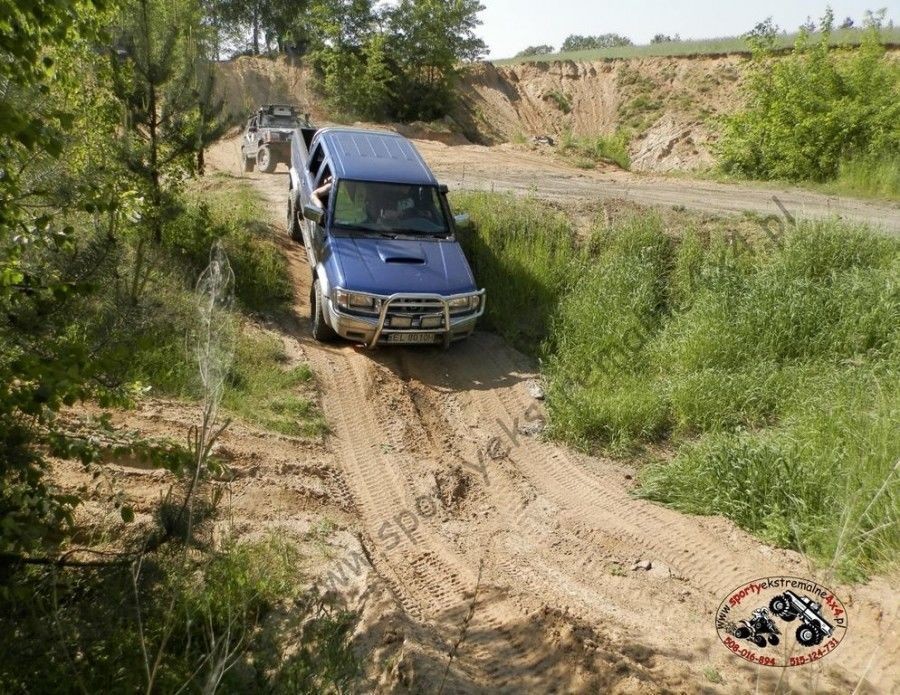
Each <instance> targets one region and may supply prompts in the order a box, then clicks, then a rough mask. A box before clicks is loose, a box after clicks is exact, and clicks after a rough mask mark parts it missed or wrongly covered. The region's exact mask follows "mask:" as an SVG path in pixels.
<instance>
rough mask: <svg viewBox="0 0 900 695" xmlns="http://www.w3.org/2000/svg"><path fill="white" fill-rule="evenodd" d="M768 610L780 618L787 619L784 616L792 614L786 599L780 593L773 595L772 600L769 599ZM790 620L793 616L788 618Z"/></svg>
mask: <svg viewBox="0 0 900 695" xmlns="http://www.w3.org/2000/svg"><path fill="white" fill-rule="evenodd" d="M769 610H770V611H772V612H773V613H774V614H775V615H777V616H778V617H779V618H781V619H782V620H788V618H787V617H786V616H788V615H793V614H792V613H791V608H790V605H789V604H788V602H787V600H786V599H785V598H784V596H782V595H780V594H779V595H778V596H774V597H773V598H772V600H771V601H769ZM790 620H793V618H790Z"/></svg>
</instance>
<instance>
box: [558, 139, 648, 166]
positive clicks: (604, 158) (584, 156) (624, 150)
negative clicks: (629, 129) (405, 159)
mask: <svg viewBox="0 0 900 695" xmlns="http://www.w3.org/2000/svg"><path fill="white" fill-rule="evenodd" d="M560 150H561V151H562V152H563V154H566V155H569V156H571V157H574V159H575V164H576V165H578V166H581V167H582V168H584V169H592V168H593V167H594V165H595V164H596V163H597V162H607V163H611V164H615V165H616V166H618V167H621V168H622V169H627V168H628V167H629V166H630V165H631V155H629V153H628V137H627V136H626V135H625V133H624V132H621V131H619V132H617V133H615V134H614V135H609V136H604V135H598V136H597V137H593V138H579V137H575V136H573V135H572V134H571V133H570V132H567V133H565V134H564V135H563V137H562V138H561V140H560Z"/></svg>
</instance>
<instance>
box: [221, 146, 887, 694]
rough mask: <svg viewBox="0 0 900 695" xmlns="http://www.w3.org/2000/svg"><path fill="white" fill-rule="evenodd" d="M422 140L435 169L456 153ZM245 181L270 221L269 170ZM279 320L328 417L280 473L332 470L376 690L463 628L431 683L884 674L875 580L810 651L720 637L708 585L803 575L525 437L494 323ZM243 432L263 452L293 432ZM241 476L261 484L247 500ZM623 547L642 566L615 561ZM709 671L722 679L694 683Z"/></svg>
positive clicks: (530, 686) (829, 687) (606, 467)
mask: <svg viewBox="0 0 900 695" xmlns="http://www.w3.org/2000/svg"><path fill="white" fill-rule="evenodd" d="M237 147H238V146H237V143H236V141H234V140H230V141H223V142H222V143H220V144H219V145H218V146H217V147H216V148H215V149H214V150H213V151H212V152H210V156H209V161H210V164H211V166H212V167H213V168H214V169H216V170H218V171H220V172H222V173H226V174H229V175H233V176H243V174H240V173H239V167H238V157H237ZM423 150H424V151H425V154H426V157H427V158H428V159H429V160H430V161H431V163H433V164H434V165H435V168H436V169H437V170H438V171H439V172H442V173H443V174H444V175H445V176H446V172H447V170H448V167H449V168H451V169H452V167H454V166H457V162H458V161H459V160H447V159H442V158H441V157H440V156H439V155H436V154H435V153H443V152H444V150H443V149H440V148H437V147H428V146H426V147H423ZM453 151H454V152H459V151H461V150H460V148H453ZM479 161H481V160H479ZM498 166H499V165H498ZM495 171H496V167H494V168H491V169H490V170H487V171H485V172H483V173H480V174H479V175H481V176H484V177H489V176H492V175H493V173H494V172H495ZM466 172H467V179H466V183H471V179H470V178H468V176H470V175H471V172H472V168H471V167H467V168H466ZM508 173H509V170H507V174H508ZM247 177H248V179H249V180H250V181H251V182H252V183H253V185H254V186H255V187H257V189H258V190H259V191H260V193H261V195H262V196H263V197H264V198H265V199H266V201H267V202H268V203H269V205H270V212H271V218H272V220H273V221H275V222H276V223H278V224H281V225H282V226H283V215H284V209H285V193H286V189H287V178H286V174H285V173H284V171H283V168H280V169H279V172H278V173H276V174H274V175H268V176H267V175H261V174H251V175H247ZM485 180H487V178H485ZM282 244H283V248H284V252H285V254H286V256H287V258H288V259H289V262H290V269H291V274H292V277H293V279H294V282H295V284H296V287H297V293H296V296H297V298H298V300H297V304H296V312H297V315H298V317H301V316H302V317H305V316H306V315H307V310H308V307H307V301H306V298H307V297H308V294H309V283H310V274H309V270H308V267H307V265H306V260H305V254H304V252H303V250H302V248H301V247H299V246H297V245H296V244H292V243H291V242H289V240H288V239H287V237H286V235H285V236H283V237H282ZM280 330H281V331H282V333H283V336H284V339H285V341H286V342H287V343H290V344H291V345H292V346H293V347H292V349H293V350H294V351H295V353H296V354H297V355H298V358H299V357H303V358H305V359H307V360H308V361H309V362H310V364H311V365H312V367H313V369H314V371H315V374H316V378H317V380H318V385H319V388H320V391H321V402H322V407H323V410H324V412H325V415H326V417H327V420H328V423H329V426H330V427H331V432H332V434H331V436H330V437H329V438H328V440H327V442H326V443H325V444H324V446H318V445H317V446H311V445H304V444H297V448H296V451H295V453H294V455H295V457H296V460H297V465H298V466H299V468H298V469H297V470H299V471H303V470H315V469H317V468H319V467H325V468H327V470H329V471H331V472H330V473H329V476H332V477H331V479H332V480H333V484H332V485H331V486H330V487H327V488H326V489H325V491H324V494H323V495H322V496H321V498H320V500H319V502H318V503H319V504H321V505H322V509H323V510H324V511H326V512H328V511H329V510H333V509H334V508H335V507H337V508H338V509H339V510H340V514H341V515H342V516H343V517H344V518H349V520H348V521H347V523H348V525H349V527H350V528H352V529H356V530H358V532H359V534H360V539H361V541H362V543H363V545H364V546H365V548H366V552H367V556H368V558H369V559H370V560H371V562H372V563H373V567H372V572H371V576H370V575H366V576H367V577H369V579H368V580H371V581H375V578H377V579H378V580H379V581H378V585H379V586H380V587H381V588H382V589H383V590H384V591H386V592H387V594H388V595H389V598H386V597H385V596H384V595H381V596H380V598H379V599H378V600H377V601H376V600H374V599H373V600H372V602H370V603H369V604H367V612H366V613H365V615H366V621H368V622H367V623H366V624H367V627H366V628H365V629H366V630H367V631H368V633H370V634H369V635H368V639H369V642H370V643H371V644H374V645H379V646H378V648H379V649H382V650H383V649H385V647H384V645H386V644H389V645H394V646H393V647H391V648H392V649H393V652H392V653H393V654H394V657H393V661H392V660H391V659H388V658H386V657H385V662H386V663H389V664H391V670H390V673H389V674H387V675H386V676H385V677H384V680H383V681H382V687H384V688H386V689H401V690H402V689H404V688H406V687H407V686H409V687H411V688H412V690H414V691H415V690H422V691H426V692H429V691H433V690H436V689H437V685H436V684H437V683H438V682H439V681H440V679H441V677H442V674H443V671H444V666H445V663H446V660H447V658H446V654H447V653H448V651H450V649H451V648H452V645H453V644H454V643H455V642H456V641H457V639H458V638H459V636H460V631H461V629H463V627H464V626H465V628H466V631H465V639H464V641H463V642H462V645H461V646H460V647H459V649H458V652H457V655H456V658H455V661H454V665H453V668H451V669H450V672H449V676H448V681H447V684H446V687H445V691H446V692H453V691H458V692H472V691H484V692H497V691H501V692H502V691H509V692H523V691H534V692H548V691H556V692H571V691H576V690H582V691H583V690H585V689H590V690H592V691H603V692H607V691H609V692H697V691H705V692H747V691H753V690H754V689H756V688H758V690H759V691H760V692H774V691H775V690H776V689H777V690H779V691H787V690H793V691H797V692H810V691H817V692H835V693H839V692H841V693H842V692H850V691H852V690H853V688H854V686H856V684H857V683H858V682H859V681H860V679H861V678H863V683H862V686H861V690H860V692H870V691H871V692H885V693H887V692H891V691H896V690H897V688H898V687H900V680H898V674H900V668H898V665H900V664H898V662H900V659H898V652H897V650H896V649H894V645H896V643H897V637H898V624H897V615H898V600H897V599H898V593H897V591H896V589H891V588H890V586H889V583H888V582H887V581H885V580H877V581H875V582H873V583H872V584H870V585H868V586H863V587H847V586H844V587H835V588H836V589H837V590H838V592H839V593H840V595H842V596H843V597H844V600H845V602H846V603H847V604H848V605H849V607H850V624H851V628H852V629H851V630H850V631H849V632H848V636H847V638H846V639H845V641H844V643H842V644H841V647H840V649H839V650H838V651H837V652H836V653H835V654H834V655H832V656H829V658H828V659H825V660H824V661H822V662H819V663H818V664H817V665H813V666H807V667H804V668H802V669H789V670H788V671H786V672H785V673H784V674H781V673H776V672H773V671H772V670H767V669H764V668H760V667H755V666H751V665H750V664H747V663H746V662H743V661H741V660H739V659H737V658H735V657H733V656H732V655H730V654H729V653H727V652H726V651H725V649H724V647H722V646H721V645H720V644H719V643H718V642H717V639H716V633H715V630H714V627H713V617H712V616H713V611H714V610H715V607H716V605H717V603H718V601H719V600H721V598H722V597H723V595H724V594H725V593H727V592H728V591H729V590H730V589H731V588H733V587H734V586H736V585H737V584H739V583H740V582H742V581H743V580H747V579H752V578H755V577H759V576H763V575H766V574H795V575H797V574H799V575H809V573H810V570H809V569H808V567H807V565H806V563H805V562H804V560H803V558H802V557H801V556H799V555H798V554H796V553H792V552H786V551H781V550H775V549H772V548H769V547H768V546H765V545H763V544H762V543H760V542H758V541H756V540H755V539H753V538H752V537H750V536H748V535H747V534H745V533H743V532H742V531H740V530H738V529H736V528H735V527H734V526H733V525H732V524H731V523H730V522H728V521H726V520H723V519H718V518H697V517H690V516H685V515H681V514H678V513H675V512H673V511H670V510H668V509H665V508H662V507H659V506H656V505H653V504H650V503H648V502H644V501H640V500H636V499H634V498H632V497H631V496H630V495H629V489H630V488H631V486H632V471H630V470H628V469H627V468H625V467H623V466H621V465H619V464H616V463H614V462H611V461H608V460H603V459H596V458H590V457H585V456H582V455H579V454H577V453H574V452H572V451H570V450H568V449H566V448H564V447H561V446H558V445H556V444H552V443H548V442H543V441H541V440H540V438H539V437H535V436H533V435H528V434H523V433H522V432H521V431H520V430H522V429H527V428H523V426H524V425H525V424H526V423H528V422H531V421H534V420H537V419H540V418H541V417H542V410H541V404H540V402H539V401H536V400H535V399H534V398H533V397H532V396H530V395H529V391H528V388H527V386H528V382H529V381H530V380H532V379H534V378H535V373H534V367H533V365H531V364H530V363H529V362H528V361H527V360H526V359H525V358H523V356H522V355H520V354H518V353H516V352H515V351H514V350H512V349H510V348H509V347H508V346H506V345H505V344H504V343H503V342H502V341H501V340H500V339H499V338H497V337H495V336H493V335H490V334H485V333H479V334H476V335H475V337H474V338H473V339H471V340H470V341H468V342H467V343H465V344H461V345H457V346H455V347H454V348H453V349H452V350H450V351H448V352H442V351H439V350H431V349H425V350H422V349H392V350H378V351H367V350H365V349H362V348H358V347H354V346H351V345H348V344H342V343H337V344H334V345H329V346H323V345H320V344H317V343H315V342H314V341H313V340H312V339H311V337H310V335H309V333H308V330H307V327H306V323H305V321H302V320H300V319H299V318H298V319H297V320H296V321H294V322H289V324H288V325H284V326H281V327H280ZM233 436H234V437H237V438H238V439H240V438H241V435H240V434H239V433H234V435H233ZM253 436H254V439H253V442H252V446H250V447H249V448H251V449H252V450H254V451H255V452H257V455H258V456H262V457H263V458H264V459H265V458H267V457H270V456H271V455H272V452H273V451H275V452H280V451H284V452H286V451H287V450H288V449H290V447H292V446H294V444H293V443H292V442H290V441H286V440H285V439H284V438H277V437H266V436H264V435H253ZM268 440H271V445H270V444H269V443H268ZM226 444H227V442H226ZM229 446H234V445H233V444H232V445H229ZM237 460H238V463H239V462H240V457H239V456H238V457H237ZM338 474H339V475H338ZM290 486H291V477H290V475H288V476H287V477H286V478H285V477H283V476H282V475H279V474H278V473H277V471H274V470H269V471H266V470H261V471H260V472H259V473H258V474H257V475H256V477H255V478H253V479H252V482H249V483H247V484H246V489H245V492H244V493H243V495H244V497H243V499H244V500H245V502H243V503H242V504H244V505H245V506H247V514H248V515H250V516H252V514H253V513H252V510H251V509H250V508H249V507H250V506H251V505H248V504H247V500H248V499H250V500H255V501H258V503H259V504H260V505H261V508H262V507H265V508H266V510H267V514H266V518H267V519H268V521H272V520H273V519H274V520H276V521H277V519H278V518H279V516H285V515H290V513H291V511H290V503H289V500H284V501H279V500H278V497H279V496H280V495H283V494H285V492H284V490H285V489H290ZM253 488H261V489H264V490H265V491H266V493H265V494H260V492H259V490H257V491H256V492H255V493H253V494H254V496H251V497H249V498H248V497H247V495H249V494H251V492H248V491H247V490H252V489H253ZM279 491H281V492H279ZM273 500H274V502H273ZM304 506H305V507H307V508H309V509H310V510H311V511H314V508H315V504H312V505H310V504H307V503H304ZM638 560H650V561H651V562H652V563H653V569H652V570H651V571H649V572H645V571H640V570H638V571H634V570H632V566H633V565H634V563H635V562H636V561H638ZM351 574H352V573H351ZM831 584H832V585H833V584H834V582H831ZM476 591H477V597H476V600H475V601H474V614H473V617H472V618H471V620H470V621H469V622H466V616H467V614H468V613H469V611H470V609H471V607H472V606H473V595H474V594H475V592H476ZM385 616H389V619H387V618H385ZM383 621H386V624H387V623H389V624H390V627H389V628H388V627H385V626H384V625H383V624H382V622H383ZM373 634H374V635H375V636H373ZM378 635H380V636H378ZM398 644H400V645H402V646H400V647H397V646H396V645H398ZM379 653H381V652H379ZM707 667H713V668H715V669H717V670H718V671H719V673H721V674H722V676H723V677H724V679H725V683H724V685H713V684H711V683H709V682H708V681H706V679H705V678H704V675H703V671H704V669H705V668H707ZM779 679H780V680H779Z"/></svg>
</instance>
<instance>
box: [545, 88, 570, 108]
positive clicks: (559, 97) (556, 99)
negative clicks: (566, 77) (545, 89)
mask: <svg viewBox="0 0 900 695" xmlns="http://www.w3.org/2000/svg"><path fill="white" fill-rule="evenodd" d="M546 98H547V99H550V100H551V101H552V102H553V103H554V104H556V108H558V109H559V110H560V111H562V112H563V113H564V114H568V113H571V112H572V97H570V96H569V95H568V94H563V93H562V92H560V91H558V90H554V91H552V92H550V93H548V94H547V97H546Z"/></svg>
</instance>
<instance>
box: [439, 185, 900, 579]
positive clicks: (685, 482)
mask: <svg viewBox="0 0 900 695" xmlns="http://www.w3.org/2000/svg"><path fill="white" fill-rule="evenodd" d="M470 202H477V205H466V203H470ZM457 205H458V206H460V207H461V208H464V209H467V210H468V211H470V212H471V213H472V216H473V220H474V221H475V223H476V233H475V235H474V240H473V241H472V242H471V243H472V246H473V247H474V248H476V249H478V251H477V253H476V259H478V258H487V259H493V261H494V264H493V265H491V266H489V268H490V271H491V272H490V273H489V274H488V275H487V276H486V277H485V278H483V277H482V276H481V275H480V271H481V268H482V267H484V266H481V267H479V266H478V263H477V261H476V276H477V277H478V278H479V281H480V282H482V283H483V284H485V285H486V286H487V287H488V306H490V305H491V303H493V304H494V306H495V307H503V308H504V310H505V311H516V312H518V316H520V317H526V318H525V322H524V323H525V325H529V326H530V331H529V341H528V343H527V345H528V346H529V347H531V350H530V351H531V352H532V353H537V354H539V355H540V356H541V357H542V362H543V369H544V372H545V377H546V379H547V382H548V389H547V404H548V409H549V413H550V429H549V432H550V434H551V435H552V436H554V437H556V438H559V439H561V440H564V441H567V442H569V443H571V444H574V445H575V446H578V447H581V448H583V449H594V450H596V449H599V450H604V451H607V452H611V453H613V454H617V455H627V456H631V455H633V454H634V453H636V452H639V451H641V450H642V448H643V447H644V446H646V445H648V444H653V445H654V446H659V445H661V446H662V447H663V449H665V450H668V451H669V452H670V454H671V456H670V458H671V460H670V461H667V462H660V463H655V464H651V465H648V466H646V467H645V468H643V470H642V472H641V475H640V477H639V480H640V487H639V494H641V495H643V496H645V497H648V498H650V499H653V500H656V501H659V502H662V503H665V504H669V505H672V506H674V507H676V508H678V509H682V510H685V511H688V512H691V513H698V514H722V515H724V516H727V517H729V518H731V519H733V520H734V521H735V522H736V523H737V524H739V525H740V526H742V527H743V528H745V529H748V530H750V531H752V532H754V533H756V534H758V535H760V536H761V537H763V538H764V539H766V540H768V541H770V542H772V543H774V544H777V545H780V546H785V547H791V548H796V549H799V550H802V551H804V552H806V553H808V554H809V555H810V556H811V557H813V558H815V559H817V560H818V561H819V562H822V563H824V564H833V565H834V566H835V567H836V568H837V569H839V570H840V571H841V572H842V573H843V574H844V575H845V576H850V577H853V576H861V575H863V574H865V573H867V572H870V571H878V570H880V569H883V568H887V567H891V566H893V564H895V563H896V558H897V551H898V549H900V529H898V527H897V523H896V520H897V518H898V511H900V505H898V490H900V488H898V485H900V481H898V475H897V471H896V469H895V466H896V462H897V461H898V460H900V440H898V439H897V437H896V436H895V432H896V429H897V425H898V423H900V390H898V388H897V386H898V383H900V290H898V285H897V278H898V277H900V242H898V241H897V240H895V239H891V238H885V237H881V236H879V235H877V234H874V233H872V232H870V231H868V230H867V229H865V228H858V227H854V226H852V225H847V224H842V223H839V222H825V223H815V224H813V223H802V224H800V225H799V226H798V227H797V228H791V229H789V230H787V232H786V234H785V235H784V236H783V237H782V238H781V239H778V240H776V241H777V243H773V241H771V240H769V239H767V238H766V236H765V235H763V234H760V235H758V238H757V237H753V238H748V239H747V240H746V241H745V242H743V243H740V244H735V243H734V241H733V240H732V239H730V238H729V233H728V230H725V231H724V232H723V231H716V230H712V231H709V230H708V231H709V233H708V234H700V233H696V232H692V231H691V230H687V231H685V232H681V230H679V232H680V233H679V236H678V237H673V236H672V235H671V234H669V233H668V232H667V230H666V229H665V228H664V224H663V221H662V219H661V218H659V217H656V216H654V215H648V214H640V215H637V214H634V215H631V216H627V217H624V218H622V219H619V220H618V221H617V222H615V223H614V224H613V225H612V226H611V227H608V226H607V225H606V224H605V223H603V224H598V225H597V227H596V229H594V230H593V232H592V233H591V235H590V238H589V239H588V241H587V243H585V244H582V245H581V248H576V247H575V246H567V245H566V244H564V243H563V242H562V241H561V239H563V238H565V237H566V236H567V235H568V237H569V238H573V237H574V233H573V231H572V229H571V228H568V229H567V228H566V225H567V222H566V220H565V219H562V218H561V217H560V216H559V215H558V213H555V212H554V211H552V210H551V209H548V208H546V207H545V208H544V213H543V215H541V212H540V210H541V206H540V205H538V204H536V203H533V202H527V201H526V202H522V201H515V200H511V199H509V198H506V197H503V196H493V197H491V196H485V195H482V196H481V197H479V198H477V199H473V198H471V197H467V196H458V197H457ZM542 217H543V218H544V219H546V220H548V221H550V224H547V225H545V226H544V227H543V228H542V229H541V228H538V229H535V228H531V234H530V243H531V245H532V247H533V248H546V247H547V246H548V245H550V244H552V245H553V247H554V248H556V249H558V250H561V249H565V251H561V252H559V253H558V254H557V255H555V256H553V258H554V260H555V262H554V263H547V262H546V261H545V260H544V261H541V260H538V259H539V254H532V253H530V252H529V251H527V250H526V251H525V252H524V258H517V251H516V250H515V249H514V248H511V246H512V239H514V238H515V234H511V235H506V234H503V233H502V232H501V231H500V230H501V229H502V228H504V227H503V225H505V228H507V229H516V228H518V227H521V226H523V225H525V224H529V225H533V224H535V223H536V222H538V221H540V220H541V218H542ZM485 225H486V226H487V232H486V233H485V232H483V227H484V226H485ZM537 240H540V241H537ZM545 258H546V256H545ZM513 259H516V260H515V261H514V260H513ZM522 266H524V267H526V268H527V276H528V277H529V285H530V286H531V287H552V288H554V290H553V291H552V292H549V293H546V294H544V295H542V296H541V299H540V301H539V302H538V306H539V307H540V309H539V311H538V312H535V311H534V307H533V305H532V304H530V303H529V302H528V299H530V298H534V297H536V296H538V295H537V294H536V293H534V292H531V291H530V287H523V286H521V285H519V284H517V283H516V282H509V277H510V276H506V277H504V274H506V273H513V272H515V271H516V270H517V268H519V267H522ZM560 275H562V277H561V278H560ZM523 300H524V301H523ZM554 302H555V304H554ZM536 313H537V314H539V315H541V316H543V317H544V319H543V320H542V321H541V322H539V323H537V324H533V323H531V317H532V316H534V315H535V314H536ZM492 325H493V327H494V328H495V329H496V330H499V331H500V332H501V333H503V334H504V335H507V336H512V338H513V340H514V341H515V340H516V339H517V338H521V333H520V332H519V329H518V328H517V327H516V326H515V321H514V320H510V319H509V318H508V317H507V318H506V319H505V320H504V321H503V322H497V321H494V322H493V323H492ZM539 328H540V329H541V330H543V334H542V335H541V333H540V331H539V330H538V329H539Z"/></svg>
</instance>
